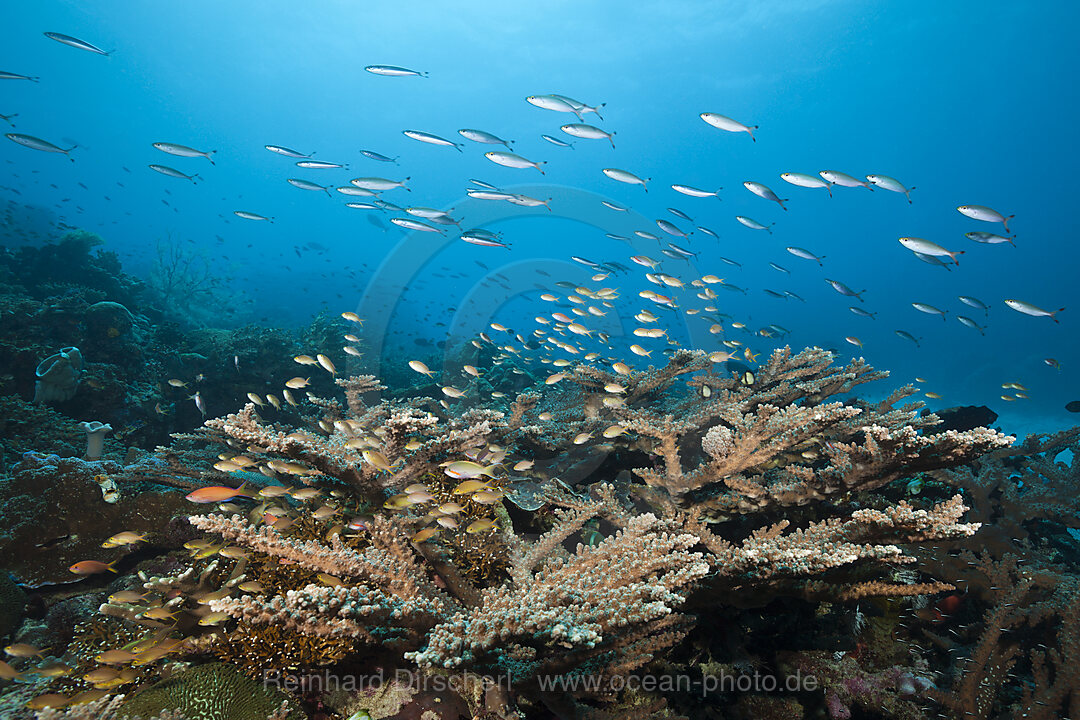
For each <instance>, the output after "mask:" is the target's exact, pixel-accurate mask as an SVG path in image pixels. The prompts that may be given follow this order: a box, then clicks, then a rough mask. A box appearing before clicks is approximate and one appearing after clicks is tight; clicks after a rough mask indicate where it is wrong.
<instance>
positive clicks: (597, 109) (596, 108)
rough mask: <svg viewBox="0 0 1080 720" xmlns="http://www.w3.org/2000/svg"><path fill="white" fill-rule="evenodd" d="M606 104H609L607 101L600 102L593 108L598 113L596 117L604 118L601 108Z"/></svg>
mask: <svg viewBox="0 0 1080 720" xmlns="http://www.w3.org/2000/svg"><path fill="white" fill-rule="evenodd" d="M605 105H607V103H600V104H599V105H597V106H596V107H594V108H593V109H592V111H593V112H594V113H596V117H598V118H600V119H601V120H603V119H604V116H603V115H601V114H600V108H602V107H604V106H605ZM578 117H581V116H580V115H579V116H578Z"/></svg>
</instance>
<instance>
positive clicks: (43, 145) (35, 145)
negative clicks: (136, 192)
mask: <svg viewBox="0 0 1080 720" xmlns="http://www.w3.org/2000/svg"><path fill="white" fill-rule="evenodd" d="M4 137H6V138H7V139H8V140H11V141H12V142H15V143H18V144H19V145H22V146H23V147H28V148H30V149H31V150H41V151H42V152H51V153H60V154H61V155H67V156H68V160H71V162H75V158H73V157H71V155H69V153H70V152H71V151H72V150H74V149H75V148H77V147H78V145H72V146H71V147H69V148H68V149H67V150H64V149H63V148H60V147H57V146H56V145H53V144H52V143H51V142H49V141H48V140H42V139H41V138H36V137H34V136H33V135H23V134H22V133H7V134H6V135H5V136H4ZM151 167H153V166H151ZM184 177H187V176H186V175H185V176H184Z"/></svg>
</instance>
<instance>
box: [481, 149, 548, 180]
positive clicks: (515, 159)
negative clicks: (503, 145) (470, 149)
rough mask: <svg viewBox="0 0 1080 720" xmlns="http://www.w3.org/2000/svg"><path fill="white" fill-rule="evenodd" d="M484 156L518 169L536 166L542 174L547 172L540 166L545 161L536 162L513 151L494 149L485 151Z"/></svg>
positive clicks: (499, 163) (494, 161)
mask: <svg viewBox="0 0 1080 720" xmlns="http://www.w3.org/2000/svg"><path fill="white" fill-rule="evenodd" d="M484 157H486V158H487V159H488V160H490V161H491V162H493V163H495V164H496V165H502V166H503V167H509V168H518V169H521V168H536V169H537V170H539V171H540V174H541V175H543V174H545V173H544V171H543V169H542V168H541V167H540V165H541V164H543V162H544V161H541V162H538V163H536V162H533V161H532V160H527V159H525V158H523V157H521V156H520V155H516V154H514V153H512V152H499V151H495V150H492V151H490V152H486V153H484Z"/></svg>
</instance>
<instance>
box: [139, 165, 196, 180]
mask: <svg viewBox="0 0 1080 720" xmlns="http://www.w3.org/2000/svg"><path fill="white" fill-rule="evenodd" d="M148 167H149V168H150V169H151V170H153V171H154V172H159V173H161V174H162V175H166V176H168V177H171V178H176V179H178V180H190V181H191V182H195V178H197V177H199V175H198V173H196V174H193V175H185V174H184V173H182V172H180V171H179V170H177V169H175V168H171V167H169V166H168V165H149V166H148Z"/></svg>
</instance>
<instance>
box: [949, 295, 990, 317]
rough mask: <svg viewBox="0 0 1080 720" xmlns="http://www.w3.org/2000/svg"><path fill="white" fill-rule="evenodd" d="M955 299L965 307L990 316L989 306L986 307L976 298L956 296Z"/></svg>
mask: <svg viewBox="0 0 1080 720" xmlns="http://www.w3.org/2000/svg"><path fill="white" fill-rule="evenodd" d="M957 299H958V300H960V302H962V303H964V304H965V305H970V306H971V307H973V308H977V309H979V310H982V311H983V312H984V313H986V314H987V315H989V314H990V308H989V306H987V304H986V303H984V302H983V301H982V300H980V299H978V298H975V297H972V296H970V295H957Z"/></svg>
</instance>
